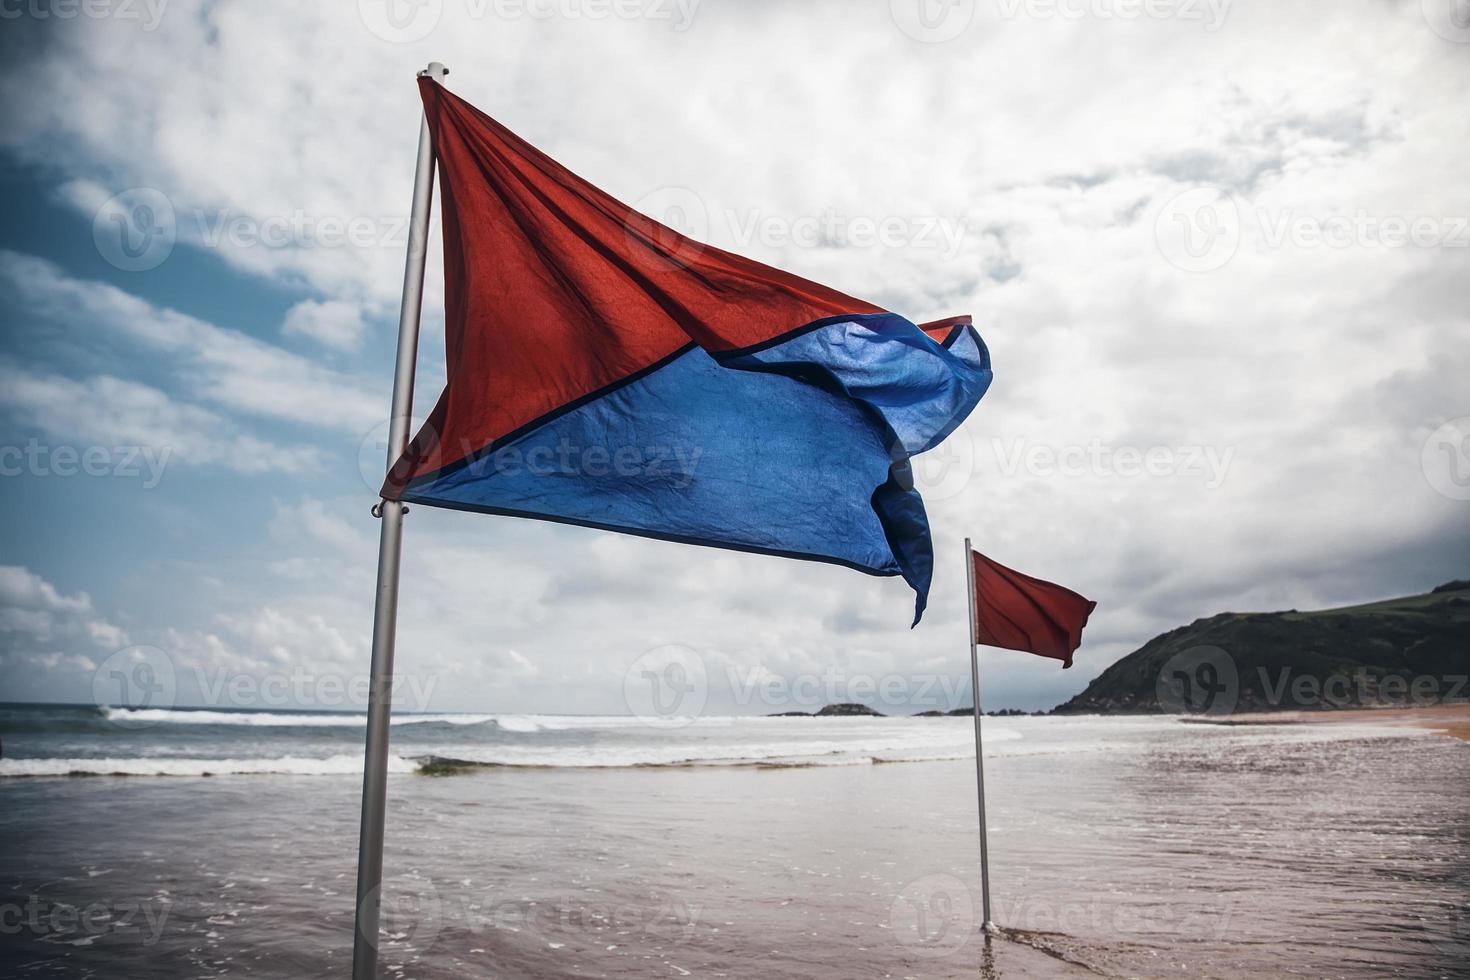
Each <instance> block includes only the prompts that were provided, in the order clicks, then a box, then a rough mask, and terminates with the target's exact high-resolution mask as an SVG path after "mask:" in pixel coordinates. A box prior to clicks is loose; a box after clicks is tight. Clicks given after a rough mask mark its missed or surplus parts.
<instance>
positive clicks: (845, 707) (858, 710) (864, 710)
mask: <svg viewBox="0 0 1470 980" xmlns="http://www.w3.org/2000/svg"><path fill="white" fill-rule="evenodd" d="M834 715H868V716H870V717H873V718H882V717H884V715H883V712H881V711H874V710H873V709H872V708H870V707H868V706H867V705H865V704H852V703H848V704H829V705H827V707H825V708H823V709H822V710H821V711H818V712H817V717H818V718H831V717H833V716H834Z"/></svg>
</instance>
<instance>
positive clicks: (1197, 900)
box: [0, 705, 1470, 980]
mask: <svg viewBox="0 0 1470 980" xmlns="http://www.w3.org/2000/svg"><path fill="white" fill-rule="evenodd" d="M985 733H986V775H987V788H988V791H989V801H988V804H989V815H990V845H991V854H992V858H991V860H992V875H991V877H992V893H993V898H994V910H993V914H994V918H995V920H996V922H997V924H998V925H999V926H1000V927H1001V928H1000V931H999V933H997V934H995V935H993V936H990V937H986V936H985V935H984V934H983V933H982V932H981V930H980V929H979V925H980V889H979V860H978V844H977V840H976V813H975V786H974V769H973V743H972V728H971V721H970V719H968V718H865V717H852V718H723V719H722V718H701V719H698V720H694V721H690V722H689V723H687V724H683V723H677V722H674V723H669V724H663V725H658V726H649V725H647V724H645V723H643V722H641V721H639V720H638V719H636V718H620V717H595V718H594V717H571V716H550V715H511V714H475V715H470V714H437V715H402V716H399V717H398V718H397V719H396V723H395V725H394V727H393V761H392V772H393V775H392V777H391V778H390V784H389V814H388V840H387V847H386V853H385V868H386V876H387V881H386V885H385V890H384V895H385V900H384V939H383V945H382V958H381V963H382V968H383V971H384V975H386V976H392V977H403V978H408V977H421V978H439V977H445V978H448V977H464V976H487V975H488V976H504V977H683V976H699V977H704V976H711V977H759V978H763V980H764V978H773V980H781V978H804V977H823V978H825V977H832V978H839V977H840V978H854V977H874V978H883V977H961V976H965V977H973V976H975V975H977V974H979V975H981V976H1070V975H1076V976H1099V975H1101V976H1119V977H1130V976H1145V977H1183V976H1189V977H1237V976H1303V977H1328V976H1330V977H1378V976H1404V977H1454V976H1470V966H1467V964H1470V744H1466V743H1464V742H1460V741H1456V740H1454V739H1450V738H1445V737H1442V736H1438V735H1434V734H1429V733H1426V732H1424V731H1420V730H1415V729H1396V728H1390V727H1382V726H1376V725H1375V726H1368V725H1361V726H1360V725H1350V724H1333V725H1285V724H1283V725H1261V726H1242V727H1230V728H1225V727H1217V726H1210V725H1202V724H1193V723H1189V722H1187V721H1185V720H1182V719H1177V718H1167V717H1130V718H1121V717H1109V718H1104V717H1046V718H1032V717H1007V718H999V717H990V718H986V719H985ZM362 735H363V720H362V718H361V716H356V715H347V714H331V713H288V712H272V711H189V710H177V709H174V710H155V711H126V710H120V709H100V708H97V707H93V706H85V707H63V706H19V705H10V706H5V707H0V738H3V751H4V757H3V759H0V881H3V883H4V894H3V895H0V975H4V976H21V977H32V976H35V977H109V978H112V977H123V978H126V977H224V976H263V977H300V976H310V975H321V976H327V975H335V976H342V975H345V974H346V972H347V970H348V964H349V962H350V958H351V938H352V922H353V890H354V884H353V883H354V874H355V869H356V863H355V862H356V844H357V819H358V792H359V784H360V778H361V744H362ZM83 776H85V777H89V778H79V777H83Z"/></svg>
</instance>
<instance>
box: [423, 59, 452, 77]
mask: <svg viewBox="0 0 1470 980" xmlns="http://www.w3.org/2000/svg"><path fill="white" fill-rule="evenodd" d="M448 74H449V69H448V68H445V67H444V62H442V61H431V62H429V67H427V68H425V69H424V70H423V71H421V72H419V77H420V78H443V77H444V76H445V75H448Z"/></svg>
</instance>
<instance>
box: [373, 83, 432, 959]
mask: <svg viewBox="0 0 1470 980" xmlns="http://www.w3.org/2000/svg"><path fill="white" fill-rule="evenodd" d="M447 74H449V69H447V68H445V67H444V66H443V65H442V64H440V63H439V62H437V61H435V62H433V63H432V64H430V65H429V67H428V68H426V69H424V70H423V71H421V72H419V77H421V78H424V77H427V78H433V79H436V80H442V79H443V78H444V76H445V75H447ZM433 193H434V145H433V141H432V140H431V138H430V136H429V121H428V119H421V120H420V122H419V158H418V166H417V168H416V169H415V170H414V177H413V211H412V212H411V216H410V218H409V230H408V261H407V263H406V264H405V266H404V270H403V304H402V305H401V306H400V307H399V310H398V359H397V362H396V365H395V367H394V370H393V409H392V415H391V416H390V418H389V422H388V466H389V467H391V466H392V465H393V464H394V463H396V462H398V459H399V457H400V456H402V455H403V451H404V450H405V449H406V448H408V425H409V418H410V416H411V415H412V413H413V375H414V366H415V363H416V362H417V360H418V351H419V311H420V309H421V307H422V306H423V299H424V259H425V257H426V255H427V254H428V247H429V209H430V207H431V205H432V201H433ZM373 510H374V512H375V513H376V514H377V515H378V517H379V518H380V519H381V520H382V522H383V527H382V531H381V535H380V537H379V539H378V589H377V604H376V606H375V608H374V610H373V661H372V685H371V687H370V688H369V691H368V718H367V758H366V761H365V762H364V764H363V773H362V830H361V832H360V833H359V835H358V841H357V929H356V932H355V934H354V938H353V943H352V977H353V980H373V978H374V977H375V976H376V975H377V970H378V911H379V907H380V905H381V897H382V896H381V894H380V889H381V887H382V883H383V811H384V804H385V802H386V799H387V790H388V718H389V716H390V714H391V713H392V711H393V641H394V638H395V634H396V632H397V629H398V565H399V556H400V554H401V551H402V546H403V515H404V514H405V513H407V511H408V508H406V507H404V506H403V504H402V503H400V502H399V501H397V500H383V501H379V503H378V506H377V507H375V508H373Z"/></svg>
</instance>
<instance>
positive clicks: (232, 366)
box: [0, 250, 384, 435]
mask: <svg viewBox="0 0 1470 980" xmlns="http://www.w3.org/2000/svg"><path fill="white" fill-rule="evenodd" d="M0 290H3V291H4V292H5V293H6V294H7V295H8V297H9V302H10V303H12V304H13V308H14V310H15V312H16V313H18V314H20V315H22V316H25V317H30V318H33V319H38V320H42V321H45V322H46V323H48V324H52V325H54V326H55V327H56V328H57V329H58V331H61V332H64V333H66V334H71V335H74V334H75V333H76V332H77V331H79V330H80V331H87V332H88V334H89V337H90V339H92V340H94V341H96V342H97V343H99V344H109V343H116V342H118V341H119V340H121V341H123V342H125V344H127V345H131V346H132V347H133V349H140V350H142V351H145V352H148V353H150V354H162V355H165V356H167V357H168V358H170V359H171V361H172V363H173V365H174V367H175V371H174V372H173V373H174V376H175V377H176V378H177V379H178V380H179V383H180V384H181V386H182V387H183V388H184V389H185V390H186V391H188V392H189V393H190V394H191V395H193V396H194V397H195V398H197V399H198V400H200V401H206V402H211V403H213V404H215V405H218V406H220V407H221V408H225V409H229V410H231V411H233V412H237V413H241V414H244V415H248V416H255V417H257V418H264V419H275V420H281V421H287V422H295V423H298V424H301V425H308V426H312V427H315V428H324V429H335V430H340V431H345V432H348V433H351V434H354V435H361V434H363V433H365V432H367V431H368V429H370V428H371V427H372V426H373V425H374V424H375V423H377V422H378V421H379V420H380V419H381V417H382V415H383V412H384V409H383V405H382V401H383V400H382V397H381V396H379V395H375V394H374V393H373V392H372V391H370V390H369V388H368V386H367V384H366V383H365V382H363V381H361V380H359V379H357V378H353V377H350V376H348V375H344V374H342V373H341V372H338V371H333V370H330V369H328V368H325V367H322V366H321V365H319V364H316V363H314V362H312V361H310V360H308V359H306V358H304V357H300V356H298V355H296V354H292V353H290V352H289V351H286V350H283V349H281V348H279V347H275V346H272V345H270V344H267V343H264V342H263V341H259V340H256V339H254V338H253V337H250V336H248V335H247V334H244V333H241V332H239V331H237V330H230V329H227V328H225V327H219V326H215V325H214V324H212V323H206V322H205V321H203V320H199V319H196V318H194V317H191V316H186V315H184V314H182V313H179V312H177V311H175V310H170V309H166V308H163V307H158V306H154V305H153V304H150V303H148V302H145V301H144V300H141V299H139V298H137V297H136V296H132V295H130V294H128V293H126V292H123V291H122V290H120V289H118V288H116V287H114V286H109V285H106V284H105V283H100V282H89V281H85V280H80V279H75V278H72V277H70V276H68V275H66V274H65V273H64V272H62V271H61V270H60V269H58V268H57V267H56V266H55V265H52V264H51V263H49V262H46V261H44V260H42V259H37V258H33V257H31V256H26V255H19V254H16V253H14V252H6V251H3V250H0Z"/></svg>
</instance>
